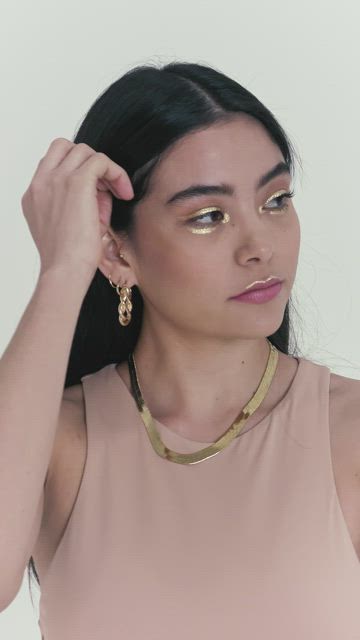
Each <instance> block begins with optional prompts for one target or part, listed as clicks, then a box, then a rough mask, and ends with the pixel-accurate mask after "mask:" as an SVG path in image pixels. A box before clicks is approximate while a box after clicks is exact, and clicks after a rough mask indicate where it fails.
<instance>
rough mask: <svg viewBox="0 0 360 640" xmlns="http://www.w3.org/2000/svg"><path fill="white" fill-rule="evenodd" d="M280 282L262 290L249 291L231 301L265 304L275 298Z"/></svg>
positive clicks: (280, 285)
mask: <svg viewBox="0 0 360 640" xmlns="http://www.w3.org/2000/svg"><path fill="white" fill-rule="evenodd" d="M282 284H283V283H282V282H276V283H275V284H273V285H269V286H267V287H265V288H263V289H251V290H250V291H246V292H245V293H241V294H240V295H238V296H234V297H233V298H231V300H238V301H239V302H253V303H255V304H260V303H262V302H267V301H268V300H272V299H273V298H275V297H276V296H277V295H278V293H279V292H280V290H281V287H282Z"/></svg>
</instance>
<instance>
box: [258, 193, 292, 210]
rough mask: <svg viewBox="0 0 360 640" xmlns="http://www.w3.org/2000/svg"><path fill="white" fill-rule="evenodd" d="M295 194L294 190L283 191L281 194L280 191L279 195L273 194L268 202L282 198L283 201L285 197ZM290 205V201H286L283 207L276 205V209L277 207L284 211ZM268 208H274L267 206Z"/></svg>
mask: <svg viewBox="0 0 360 640" xmlns="http://www.w3.org/2000/svg"><path fill="white" fill-rule="evenodd" d="M294 195H295V191H294V190H292V191H286V192H285V193H281V194H280V193H279V195H276V194H275V196H273V197H272V198H271V199H270V200H268V201H267V203H266V204H269V202H273V200H280V201H281V202H283V201H284V199H285V198H293V197H294ZM288 206H289V203H288V202H286V203H285V204H283V205H282V206H281V207H275V209H277V210H278V211H283V210H284V209H287V208H288ZM268 208H270V209H272V208H273V207H267V206H265V209H268Z"/></svg>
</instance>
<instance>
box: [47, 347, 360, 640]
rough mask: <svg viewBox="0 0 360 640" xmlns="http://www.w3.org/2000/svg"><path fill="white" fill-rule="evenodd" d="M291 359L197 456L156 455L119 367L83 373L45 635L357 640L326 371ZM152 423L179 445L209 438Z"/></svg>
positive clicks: (359, 602)
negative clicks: (76, 472) (79, 424)
mask: <svg viewBox="0 0 360 640" xmlns="http://www.w3.org/2000/svg"><path fill="white" fill-rule="evenodd" d="M298 361H299V367H298V369H297V372H296V375H295V377H294V379H293V381H292V384H291V386H290V388H289V389H288V391H287V393H286V395H285V396H284V397H283V398H282V400H281V401H280V403H279V404H278V405H277V406H276V407H275V408H274V409H273V410H272V412H271V413H270V414H269V415H267V416H266V417H265V418H264V419H263V420H261V421H260V422H259V423H258V424H257V425H255V426H254V427H253V428H251V429H249V430H248V431H246V432H245V433H243V434H240V436H239V437H238V438H235V440H233V441H232V442H231V444H230V445H229V446H228V447H227V448H225V449H224V450H223V451H220V452H219V453H218V454H217V455H215V456H213V457H211V458H209V459H207V460H204V461H202V462H200V463H198V464H194V465H181V464H176V463H173V462H169V461H168V460H164V459H163V458H161V457H160V456H158V455H157V454H156V452H155V451H154V449H153V448H152V445H151V443H150V440H149V437H148V434H147V431H146V428H145V426H144V424H143V422H142V420H141V417H140V415H139V413H138V409H137V407H136V403H135V400H134V399H133V397H132V395H131V393H130V392H129V390H128V389H127V387H126V385H125V384H124V382H123V381H122V379H121V378H120V376H119V374H118V373H117V371H116V369H115V366H116V365H115V364H109V365H107V366H105V367H104V368H102V369H100V370H98V371H97V372H95V373H92V374H88V375H85V376H83V378H82V384H83V389H84V394H85V406H86V424H87V433H88V450H87V459H86V465H85V470H84V474H83V477H82V481H81V486H80V489H79V492H78V495H77V499H76V502H75V505H74V507H73V510H72V513H71V516H70V518H69V521H68V524H67V527H66V529H65V532H64V534H63V536H62V539H61V542H60V545H59V547H58V549H57V551H56V554H55V556H54V558H53V560H52V562H51V565H50V568H49V570H48V572H47V574H46V576H45V578H44V579H43V580H42V582H41V597H40V601H39V608H40V618H39V626H40V630H41V633H42V638H43V639H44V640H105V639H106V640H180V639H181V640H183V639H184V638H189V640H192V639H195V638H196V639H197V640H202V639H204V640H219V639H220V638H221V639H225V640H235V638H241V639H242V640H265V639H266V640H272V639H274V640H355V639H358V640H359V639H360V563H359V560H358V557H357V555H356V552H355V549H354V546H353V544H352V541H351V538H350V534H349V531H348V529H347V525H346V522H345V519H344V516H343V513H342V510H341V506H340V502H339V499H338V495H337V491H336V485H335V480H334V475H333V468H332V460H331V448H330V434H329V384H330V375H331V372H330V369H329V368H328V367H326V366H323V365H319V364H316V363H314V362H312V361H310V360H306V359H304V358H298ZM156 425H157V428H158V429H159V431H160V434H161V436H162V439H163V441H164V443H165V444H166V445H167V446H168V447H169V448H171V449H174V450H175V451H178V452H190V451H197V450H198V449H201V448H203V447H204V446H205V444H204V442H199V441H194V440H189V439H188V438H185V437H183V436H180V435H178V434H176V433H174V432H173V431H171V430H170V429H168V428H167V427H166V426H165V425H163V424H161V423H159V422H157V421H156Z"/></svg>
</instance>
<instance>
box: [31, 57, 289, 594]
mask: <svg viewBox="0 0 360 640" xmlns="http://www.w3.org/2000/svg"><path fill="white" fill-rule="evenodd" d="M242 113H245V114H248V115H250V116H252V117H253V118H255V119H256V120H258V121H259V122H261V123H262V124H263V126H264V127H265V129H266V130H267V132H268V134H269V136H270V138H271V139H272V140H273V142H274V143H275V144H276V145H277V146H278V148H279V149H280V151H281V153H282V155H283V157H284V161H285V162H286V164H287V165H288V167H289V171H290V175H291V176H292V177H293V176H294V173H295V168H294V165H295V160H297V161H298V162H299V164H300V165H301V161H300V160H299V158H298V155H297V153H296V151H295V149H294V147H293V145H292V143H291V141H290V139H289V138H288V136H287V134H286V133H285V131H284V129H283V128H282V127H281V125H280V124H279V123H278V122H277V120H276V118H275V117H274V116H273V114H272V113H271V112H270V111H269V109H267V108H266V107H265V106H264V105H263V104H262V103H261V102H260V101H259V100H258V98H256V97H255V96H254V95H253V94H252V93H251V92H250V91H248V90H247V89H245V88H244V87H242V86H241V85H240V84H239V83H238V82H236V81H235V80H233V79H231V78H229V77H228V76H226V75H225V74H223V73H221V72H220V71H217V70H216V69H214V68H212V67H210V66H207V65H204V64H195V63H187V62H172V63H169V64H165V65H164V66H161V67H159V68H158V67H156V66H155V65H154V64H152V63H150V64H146V65H139V66H137V67H134V68H133V69H131V70H130V71H128V72H127V73H125V74H124V75H123V76H122V77H121V78H119V79H118V80H116V81H115V82H113V83H112V84H111V85H110V86H109V87H108V88H107V89H106V90H105V91H104V92H103V93H102V94H100V96H99V97H98V98H97V100H96V101H95V102H94V104H93V105H92V106H91V107H90V109H89V111H88V112H87V113H86V116H85V118H84V120H83V122H82V123H81V125H80V127H79V129H78V132H77V134H76V135H75V137H74V139H73V142H75V143H79V142H84V143H86V144H88V145H89V146H90V147H92V148H93V149H94V150H95V151H102V152H103V153H105V154H106V155H107V156H108V157H109V158H111V159H112V160H114V161H115V162H117V163H118V164H119V165H120V166H122V167H123V168H124V169H125V170H126V172H127V173H128V175H129V178H130V180H131V183H132V186H133V189H134V194H135V196H134V198H133V199H132V200H129V201H125V200H120V199H117V198H115V197H113V207H112V213H111V219H110V225H111V227H112V229H113V231H114V232H118V233H119V234H124V236H125V237H126V236H127V237H128V238H129V239H130V240H131V238H132V233H133V229H134V218H133V209H134V207H135V206H136V204H137V203H138V202H140V201H141V199H142V198H143V197H144V196H145V194H146V193H147V188H148V185H149V180H150V178H151V175H152V172H153V170H154V167H156V165H157V163H158V162H159V160H160V159H161V158H162V154H163V152H164V151H166V150H168V149H169V147H170V146H171V145H173V144H174V143H175V142H176V141H177V140H179V139H180V138H182V137H183V136H184V135H186V134H188V133H190V132H191V131H194V132H195V131H196V130H197V129H203V128H206V127H208V126H211V125H212V124H213V123H218V122H226V121H230V120H231V119H232V118H234V117H235V116H236V114H242ZM132 303H133V310H132V320H131V322H130V324H129V325H127V326H125V327H123V326H121V325H120V323H119V320H118V312H117V307H118V304H119V298H118V294H117V293H116V290H115V289H114V288H113V287H111V286H110V284H109V281H108V279H107V278H106V277H105V276H104V275H103V274H102V272H101V271H100V270H99V269H97V270H96V272H95V275H94V277H93V279H92V281H91V283H90V286H89V288H88V290H87V293H86V295H85V297H84V300H83V303H82V306H81V309H80V312H79V316H78V320H77V325H76V328H75V331H74V336H73V341H72V345H71V350H70V355H69V360H68V367H67V371H66V378H65V388H66V387H68V386H71V385H74V384H79V383H80V379H81V377H82V376H84V375H86V374H89V373H93V372H95V371H97V370H98V369H101V368H102V367H104V366H106V365H108V364H110V363H114V362H121V361H122V360H125V359H126V358H127V356H128V354H129V352H131V351H133V350H134V348H135V345H136V342H137V339H138V336H139V332H140V328H141V323H142V313H143V299H142V296H141V294H140V291H139V289H138V287H137V286H136V285H134V286H133V289H132ZM290 304H292V300H291V298H289V300H288V303H287V305H286V308H285V312H284V317H283V321H282V323H281V326H280V327H279V329H278V330H277V331H276V332H275V333H274V334H273V335H271V336H267V337H268V338H269V340H270V342H271V343H272V344H274V345H275V346H276V347H277V349H278V350H279V351H282V352H283V353H285V354H288V355H290V352H289V348H290V347H289V344H290V341H291V340H294V342H295V344H296V338H295V336H294V329H293V326H292V325H291V322H290V311H289V305H290ZM293 308H294V307H293ZM294 348H295V347H294ZM297 353H298V351H297V347H296V351H295V350H292V351H291V355H295V354H297ZM31 570H32V571H33V574H34V576H35V578H36V581H37V582H38V584H39V585H40V580H39V577H38V574H37V572H36V568H35V563H34V560H33V558H32V557H31V558H30V561H29V563H28V579H29V586H30V591H31Z"/></svg>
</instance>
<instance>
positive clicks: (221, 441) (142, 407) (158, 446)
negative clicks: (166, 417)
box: [128, 338, 279, 464]
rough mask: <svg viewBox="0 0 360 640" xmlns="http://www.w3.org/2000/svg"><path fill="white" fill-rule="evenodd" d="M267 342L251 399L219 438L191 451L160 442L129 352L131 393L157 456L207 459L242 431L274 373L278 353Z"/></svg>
mask: <svg viewBox="0 0 360 640" xmlns="http://www.w3.org/2000/svg"><path fill="white" fill-rule="evenodd" d="M266 339H267V338H266ZM267 341H268V343H269V346H270V350H269V357H268V361H267V364H266V369H265V372H264V375H263V377H262V378H261V380H260V384H259V386H258V388H257V389H256V391H255V393H254V394H253V396H252V397H251V398H250V400H249V402H248V403H247V404H246V405H245V407H244V408H243V409H242V410H241V411H240V413H239V415H238V416H237V418H236V419H235V420H234V422H233V423H232V424H231V425H230V427H229V428H228V429H227V430H226V431H225V433H223V434H222V435H221V436H219V438H218V439H217V440H215V442H212V443H211V444H210V445H208V446H206V447H204V448H203V449H200V450H199V451H194V452H192V453H177V452H176V451H172V450H171V449H168V447H167V446H166V445H165V444H164V443H163V441H162V439H161V437H160V434H159V432H158V430H157V428H156V426H155V422H154V419H153V417H152V415H151V413H150V411H149V409H148V407H147V406H146V404H145V402H144V399H143V397H142V393H141V391H140V385H139V381H138V376H137V370H136V365H135V360H134V356H133V354H132V353H130V354H129V357H128V366H129V374H130V381H131V389H132V395H133V397H134V399H135V401H136V405H137V408H138V410H139V412H140V416H141V418H142V420H143V422H144V425H145V427H146V430H147V433H148V436H149V439H150V442H151V444H152V446H153V448H154V450H155V451H156V453H157V454H158V455H159V456H161V457H162V458H165V459H166V460H169V461H170V462H177V463H180V464H196V463H197V462H201V461H202V460H207V459H208V458H211V457H212V456H215V455H216V454H217V453H219V452H220V451H221V450H222V449H225V447H227V446H228V445H229V444H230V442H232V440H234V438H237V437H238V436H239V435H240V432H241V431H242V429H243V427H244V425H245V423H246V421H247V419H248V418H249V417H250V416H251V415H252V414H253V413H254V411H256V409H257V408H258V407H259V406H260V404H261V403H262V401H263V399H264V398H265V396H266V394H267V391H268V389H269V387H270V384H271V381H272V379H273V377H274V375H275V372H276V367H277V363H278V359H279V353H278V350H277V348H276V347H275V346H274V345H273V344H272V343H271V342H270V340H268V339H267Z"/></svg>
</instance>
